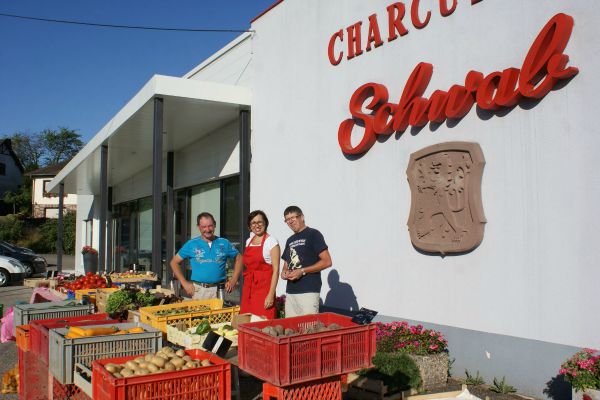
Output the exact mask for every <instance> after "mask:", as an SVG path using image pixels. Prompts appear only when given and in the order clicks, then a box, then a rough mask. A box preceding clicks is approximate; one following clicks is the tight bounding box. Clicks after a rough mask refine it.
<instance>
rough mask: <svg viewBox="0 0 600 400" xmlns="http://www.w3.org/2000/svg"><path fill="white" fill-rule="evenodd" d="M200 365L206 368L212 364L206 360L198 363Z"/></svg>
mask: <svg viewBox="0 0 600 400" xmlns="http://www.w3.org/2000/svg"><path fill="white" fill-rule="evenodd" d="M200 365H202V366H203V367H207V366H209V365H212V363H211V362H210V360H209V359H208V358H206V359H204V360H202V361H200Z"/></svg>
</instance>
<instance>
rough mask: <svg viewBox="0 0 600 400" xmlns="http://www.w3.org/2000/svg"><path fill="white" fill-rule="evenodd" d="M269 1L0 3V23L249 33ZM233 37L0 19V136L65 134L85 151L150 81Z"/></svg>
mask: <svg viewBox="0 0 600 400" xmlns="http://www.w3.org/2000/svg"><path fill="white" fill-rule="evenodd" d="M273 3H274V0H231V1H230V0H227V1H209V0H172V1H166V0H52V1H51V0H14V1H11V0H0V13H5V14H17V15H26V16H32V17H39V18H51V19H62V20H76V21H85V22H96V23H106V24H117V25H142V26H158V27H178V28H193V29H199V28H205V29H249V28H250V21H251V20H252V19H254V18H255V17H256V16H258V15H259V14H260V13H261V12H262V11H264V10H266V9H267V8H268V7H269V6H270V5H271V4H273ZM237 35H238V34H237V33H183V32H162V31H141V30H130V29H109V28H96V27H85V26H76V25H64V24H56V23H47V22H37V21H26V20H20V19H13V18H7V17H0V136H5V135H11V134H12V133H14V132H17V131H18V132H24V133H35V132H39V131H41V130H43V129H46V128H50V129H56V128H58V127H59V126H64V127H67V128H70V129H75V130H77V132H78V133H79V134H81V135H82V138H83V140H84V141H85V142H87V141H88V140H89V139H90V138H91V137H93V135H95V134H96V132H98V131H99V130H100V129H101V128H102V126H104V124H106V123H107V122H108V121H109V120H110V118H112V117H113V116H114V115H115V113H116V112H117V111H118V110H119V109H120V108H121V107H123V105H125V104H126V103H127V101H129V99H130V98H131V97H132V96H133V95H134V94H135V93H136V92H137V91H138V90H139V89H140V88H141V87H142V86H143V85H144V83H145V82H147V81H148V79H150V78H151V77H152V75H154V74H162V75H172V76H182V75H183V74H185V73H186V72H188V71H189V70H191V69H192V68H193V67H195V66H196V65H198V64H199V63H200V62H202V61H203V60H204V59H206V58H207V57H209V56H210V55H211V54H213V53H214V52H215V51H217V50H219V49H220V48H221V47H223V46H224V45H225V44H227V43H228V42H229V41H231V40H232V39H234V38H235V37H237Z"/></svg>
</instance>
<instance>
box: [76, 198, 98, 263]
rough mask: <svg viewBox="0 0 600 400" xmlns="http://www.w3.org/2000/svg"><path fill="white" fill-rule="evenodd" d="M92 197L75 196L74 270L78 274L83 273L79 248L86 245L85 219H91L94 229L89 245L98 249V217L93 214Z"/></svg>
mask: <svg viewBox="0 0 600 400" xmlns="http://www.w3.org/2000/svg"><path fill="white" fill-rule="evenodd" d="M94 199H95V197H94V196H92V195H82V194H80V195H78V196H77V222H76V224H77V225H76V226H77V235H76V236H75V271H76V272H77V273H78V274H83V272H84V271H83V255H82V254H81V249H82V248H83V246H85V245H87V244H88V243H87V242H86V234H87V230H86V225H87V226H89V225H88V223H87V222H86V220H89V219H92V227H93V231H94V236H95V239H93V240H92V242H91V245H92V246H93V247H94V248H95V249H98V243H99V242H98V233H97V232H98V217H95V216H94ZM96 204H100V200H99V199H97V200H96Z"/></svg>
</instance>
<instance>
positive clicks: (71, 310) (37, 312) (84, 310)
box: [13, 300, 94, 336]
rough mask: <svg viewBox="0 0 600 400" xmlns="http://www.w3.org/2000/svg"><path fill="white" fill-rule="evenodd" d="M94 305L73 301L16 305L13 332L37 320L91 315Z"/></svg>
mask: <svg viewBox="0 0 600 400" xmlns="http://www.w3.org/2000/svg"><path fill="white" fill-rule="evenodd" d="M93 313H94V305H93V304H87V305H83V304H80V303H79V302H77V301H74V300H65V301H53V302H50V303H36V304H17V305H16V306H15V307H14V308H13V318H14V327H15V328H14V330H13V334H15V336H16V327H17V326H19V325H25V324H28V323H29V322H30V321H34V320H38V319H50V318H64V317H76V316H79V315H86V314H93Z"/></svg>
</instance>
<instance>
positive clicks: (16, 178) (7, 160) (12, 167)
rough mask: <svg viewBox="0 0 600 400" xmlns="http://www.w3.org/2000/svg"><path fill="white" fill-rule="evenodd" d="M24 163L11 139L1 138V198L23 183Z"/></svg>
mask: <svg viewBox="0 0 600 400" xmlns="http://www.w3.org/2000/svg"><path fill="white" fill-rule="evenodd" d="M23 172H24V169H23V165H22V164H21V160H19V157H17V154H16V153H15V152H14V150H13V148H12V144H11V141H10V139H4V140H0V198H1V197H3V196H4V193H6V192H7V191H13V192H14V191H15V190H17V189H18V188H19V186H21V184H22V183H23Z"/></svg>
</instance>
